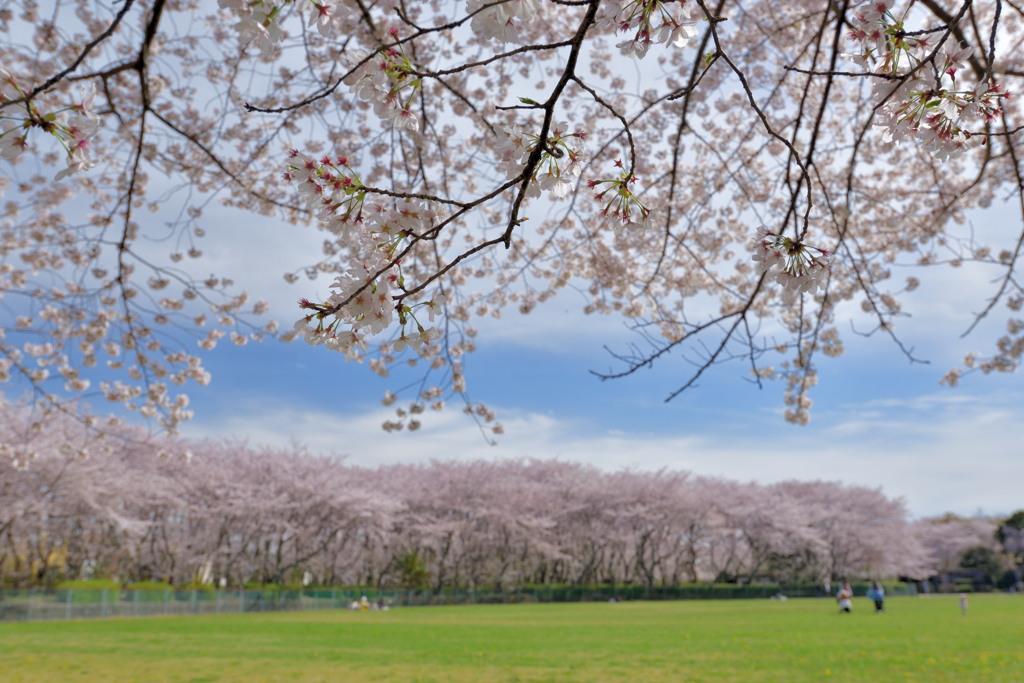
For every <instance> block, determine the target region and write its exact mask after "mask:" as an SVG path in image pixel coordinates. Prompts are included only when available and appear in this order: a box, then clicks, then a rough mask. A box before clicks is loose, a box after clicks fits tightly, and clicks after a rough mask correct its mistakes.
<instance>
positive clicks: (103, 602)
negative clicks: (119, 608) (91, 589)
mask: <svg viewBox="0 0 1024 683" xmlns="http://www.w3.org/2000/svg"><path fill="white" fill-rule="evenodd" d="M100 616H101V617H105V616H107V589H106V588H104V589H103V591H102V592H101V593H100Z"/></svg>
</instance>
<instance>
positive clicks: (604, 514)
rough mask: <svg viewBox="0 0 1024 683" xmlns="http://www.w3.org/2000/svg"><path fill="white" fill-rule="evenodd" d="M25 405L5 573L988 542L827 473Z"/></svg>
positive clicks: (316, 573) (491, 570) (184, 572)
mask: <svg viewBox="0 0 1024 683" xmlns="http://www.w3.org/2000/svg"><path fill="white" fill-rule="evenodd" d="M26 416H27V414H26V413H25V412H23V411H19V410H16V409H7V410H5V411H4V412H3V413H2V421H3V424H2V425H0V434H3V435H4V439H5V440H6V441H7V443H5V444H3V445H2V446H0V450H2V451H3V452H4V457H0V572H2V575H0V576H2V579H3V580H4V581H5V582H7V583H14V584H21V585H24V584H29V583H39V582H53V581H56V580H59V579H62V578H79V577H87V576H90V575H94V576H96V577H105V576H111V577H115V578H118V579H120V580H123V581H137V580H143V579H158V580H169V581H170V582H172V583H174V584H176V585H180V584H187V583H190V582H193V581H196V580H202V581H211V580H212V581H218V582H219V580H220V579H221V578H223V579H225V580H226V581H227V582H228V584H229V585H237V584H238V583H240V582H250V581H257V582H292V581H296V580H299V579H300V578H301V577H303V576H304V575H306V574H307V572H308V576H307V579H311V580H312V581H313V582H314V583H319V584H327V585H331V584H333V585H338V584H363V585H381V586H408V587H411V586H412V585H416V587H424V588H425V587H428V586H429V587H431V588H434V589H439V588H442V587H453V586H458V587H466V586H476V587H507V586H513V585H520V584H523V583H541V584H543V583H604V582H615V583H634V584H646V585H655V584H661V583H670V584H673V583H677V582H690V581H698V580H715V579H718V580H738V581H741V582H747V581H753V580H756V579H759V578H763V577H770V578H773V579H777V580H782V581H795V580H808V581H814V580H822V579H826V578H838V577H843V576H849V577H866V576H872V577H880V576H881V577H893V576H901V575H904V576H912V577H924V576H926V575H930V574H932V573H934V572H936V571H940V570H942V569H945V568H948V567H950V566H954V565H955V564H956V561H957V559H958V557H959V554H960V553H962V552H963V551H964V550H965V549H967V548H970V547H975V546H978V545H990V546H991V545H992V544H993V543H994V541H993V532H994V531H995V528H994V526H993V525H992V523H990V522H987V521H984V520H970V521H966V522H963V521H957V520H945V521H944V522H943V521H942V520H937V521H927V520H926V521H923V522H916V523H912V522H911V521H909V520H908V513H907V509H906V507H905V506H904V504H903V502H902V501H901V500H898V499H897V500H894V499H890V498H887V497H886V496H885V495H884V494H883V493H882V492H881V491H880V490H877V489H869V488H864V487H858V486H845V485H842V484H839V483H832V482H820V481H819V482H797V481H790V482H784V483H780V484H773V485H760V484H743V483H737V482H734V481H726V480H721V479H712V478H705V477H697V476H693V475H690V474H687V473H681V472H672V471H660V472H656V473H651V472H639V471H629V470H626V471H620V472H615V473H607V472H602V471H600V470H598V469H596V468H593V467H590V466H587V465H582V464H576V463H566V462H559V461H553V460H505V461H500V462H483V461H475V462H468V463H456V462H434V463H431V464H430V465H420V466H413V465H392V466H387V467H381V468H377V469H365V468H359V467H352V466H349V465H346V464H345V463H344V462H343V461H342V460H340V459H330V458H325V457H316V456H312V455H310V454H308V453H305V452H303V451H302V450H300V449H292V450H286V451H274V450H269V449H253V448H249V447H246V446H244V445H242V444H237V443H235V444H217V445H211V444H186V443H184V442H177V441H170V440H168V441H148V442H143V440H142V438H141V437H142V436H143V435H142V434H140V433H138V432H134V431H132V429H130V428H128V427H124V426H121V425H117V424H114V423H113V422H112V421H106V422H107V423H106V424H105V431H106V433H107V435H106V436H103V437H97V436H96V432H95V431H91V432H90V431H88V430H87V429H86V428H84V427H83V426H81V425H80V424H79V423H78V422H76V421H74V420H72V419H71V418H64V419H62V420H56V421H54V420H53V419H52V418H51V419H50V420H49V421H48V422H47V423H46V427H45V429H43V428H42V426H41V425H40V424H39V423H33V422H32V419H31V417H28V419H26ZM115 432H116V433H119V434H120V438H115V437H113V436H110V434H111V433H115ZM124 437H132V438H124ZM189 449H191V450H189ZM193 454H194V456H193Z"/></svg>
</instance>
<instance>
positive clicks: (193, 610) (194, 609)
mask: <svg viewBox="0 0 1024 683" xmlns="http://www.w3.org/2000/svg"><path fill="white" fill-rule="evenodd" d="M195 613H196V589H195V588H193V589H192V614H195Z"/></svg>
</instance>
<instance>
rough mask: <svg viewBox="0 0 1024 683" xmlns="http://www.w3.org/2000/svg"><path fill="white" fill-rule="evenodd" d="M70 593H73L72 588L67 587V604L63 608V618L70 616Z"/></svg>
mask: <svg viewBox="0 0 1024 683" xmlns="http://www.w3.org/2000/svg"><path fill="white" fill-rule="evenodd" d="M72 593H74V589H71V588H69V589H68V604H67V607H66V608H65V611H64V618H65V619H70V618H71V594H72Z"/></svg>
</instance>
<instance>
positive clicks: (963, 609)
mask: <svg viewBox="0 0 1024 683" xmlns="http://www.w3.org/2000/svg"><path fill="white" fill-rule="evenodd" d="M960 614H962V615H964V616H965V617H966V616H967V593H961V594H960Z"/></svg>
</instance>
